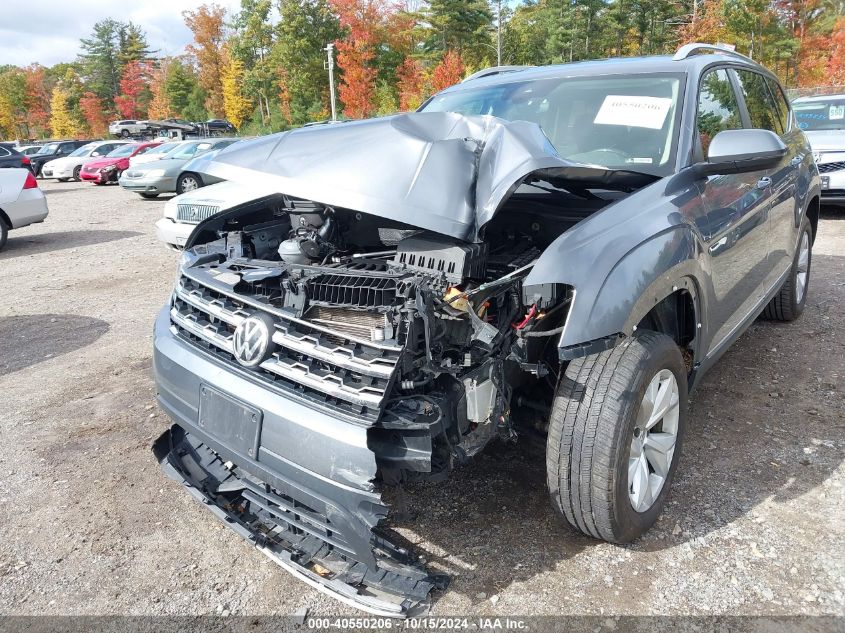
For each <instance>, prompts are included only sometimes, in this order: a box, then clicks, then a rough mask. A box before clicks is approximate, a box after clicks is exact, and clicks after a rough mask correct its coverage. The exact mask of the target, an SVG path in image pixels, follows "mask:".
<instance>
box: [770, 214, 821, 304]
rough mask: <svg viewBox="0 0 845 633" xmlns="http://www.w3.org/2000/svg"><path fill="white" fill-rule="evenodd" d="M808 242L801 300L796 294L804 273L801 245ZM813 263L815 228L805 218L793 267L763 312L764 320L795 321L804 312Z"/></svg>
mask: <svg viewBox="0 0 845 633" xmlns="http://www.w3.org/2000/svg"><path fill="white" fill-rule="evenodd" d="M805 239H806V240H807V248H808V251H807V264H806V270H805V271H803V272H804V273H805V274H806V276H805V279H806V281H805V283H804V288H803V294H802V295H801V299H800V300H799V299H798V297H797V293H796V286H798V283H799V282H798V275H799V274H800V273H801V272H802V271H801V270H799V268H800V266H799V260H800V258H801V245H802V243H803V241H804V240H805ZM812 263H813V227H812V226H811V225H810V221H809V220H808V219H807V218H806V217H805V218H804V221H803V222H802V223H801V231H800V233H799V238H798V246H797V247H796V248H795V257H794V258H793V259H792V267H791V268H790V269H789V276H788V277H787V278H786V281H784V282H783V285H782V286H781V287H780V290H779V291H778V293H777V294H776V295H775V296H774V298H773V299H772V300H771V301H769V304H768V305H767V306H766V308H765V309H764V310H763V315H762V316H763V318H764V319H768V320H769V321H794V320H795V319H797V318H798V317H799V316H801V313H802V312H804V306H805V305H806V304H807V291H808V290H809V289H810V271H811V270H812Z"/></svg>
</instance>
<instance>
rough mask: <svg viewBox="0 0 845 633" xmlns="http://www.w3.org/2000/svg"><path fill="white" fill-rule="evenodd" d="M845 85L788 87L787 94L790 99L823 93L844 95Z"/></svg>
mask: <svg viewBox="0 0 845 633" xmlns="http://www.w3.org/2000/svg"><path fill="white" fill-rule="evenodd" d="M843 94H845V85H838V86H814V87H813V88H787V89H786V96H787V97H788V98H789V100H790V101H792V100H793V99H797V98H798V97H817V96H821V95H843Z"/></svg>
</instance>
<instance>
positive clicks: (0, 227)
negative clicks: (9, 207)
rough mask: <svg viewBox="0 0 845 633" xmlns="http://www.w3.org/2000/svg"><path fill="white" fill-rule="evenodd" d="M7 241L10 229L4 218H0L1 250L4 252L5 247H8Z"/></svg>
mask: <svg viewBox="0 0 845 633" xmlns="http://www.w3.org/2000/svg"><path fill="white" fill-rule="evenodd" d="M7 239H9V227H8V226H6V222H5V221H4V220H3V218H0V250H3V247H4V246H6V240H7Z"/></svg>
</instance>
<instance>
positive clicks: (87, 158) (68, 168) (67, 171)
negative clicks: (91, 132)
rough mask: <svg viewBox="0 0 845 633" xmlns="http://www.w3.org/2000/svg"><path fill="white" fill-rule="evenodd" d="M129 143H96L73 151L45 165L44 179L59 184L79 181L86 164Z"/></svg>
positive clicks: (43, 170)
mask: <svg viewBox="0 0 845 633" xmlns="http://www.w3.org/2000/svg"><path fill="white" fill-rule="evenodd" d="M126 143H127V141H94V142H93V143H88V144H87V145H83V146H82V147H80V148H79V149H77V150H75V151H73V152H72V153H71V154H70V155H69V156H63V157H62V158H56V159H54V160H51V161H49V162H47V163H45V164H44V167H42V168H41V176H42V177H43V178H55V179H57V180H58V181H59V182H66V181H68V180H70V179H71V178H73V179H74V180H77V181H78V180H79V173H80V172H81V171H82V166H83V165H84V164H85V163H90V162H91V161H93V160H97V159H98V158H100V157H102V156H105V155H106V154H108V153H109V152H110V151H112V150H113V149H114V148H116V147H119V146H120V145H125V144H126Z"/></svg>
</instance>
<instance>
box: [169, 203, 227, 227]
mask: <svg viewBox="0 0 845 633" xmlns="http://www.w3.org/2000/svg"><path fill="white" fill-rule="evenodd" d="M219 212H220V207H219V205H216V204H189V203H180V204H178V205H177V206H176V218H177V219H178V220H179V221H180V222H186V223H188V224H199V223H200V222H202V221H203V220H206V219H208V218H210V217H211V216H212V215H214V214H215V213H219Z"/></svg>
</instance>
